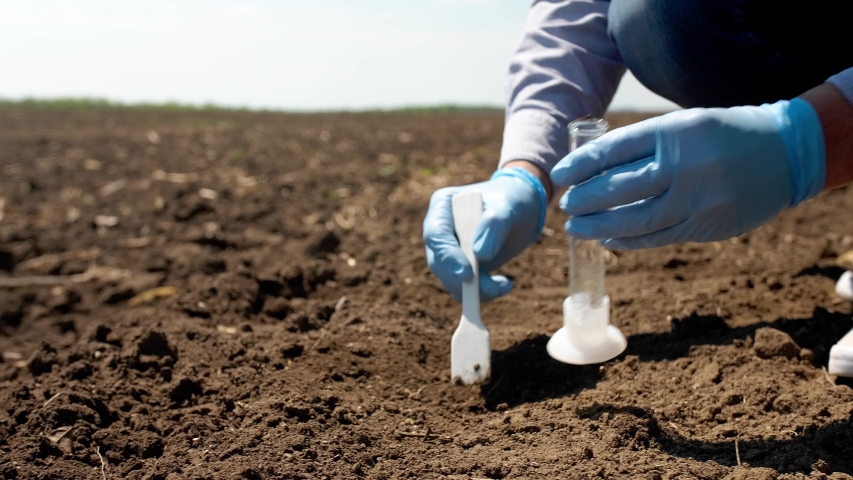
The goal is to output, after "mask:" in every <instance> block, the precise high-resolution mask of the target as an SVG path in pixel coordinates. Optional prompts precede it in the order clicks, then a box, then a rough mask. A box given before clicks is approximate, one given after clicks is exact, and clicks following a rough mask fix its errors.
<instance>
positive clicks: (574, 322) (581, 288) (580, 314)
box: [565, 118, 610, 346]
mask: <svg viewBox="0 0 853 480" xmlns="http://www.w3.org/2000/svg"><path fill="white" fill-rule="evenodd" d="M609 127H610V124H609V123H608V122H607V121H606V120H603V119H600V118H584V119H581V120H576V121H574V122H572V123H570V124H569V139H570V147H571V149H572V150H575V149H577V148H578V147H580V146H581V145H583V144H584V143H586V142H589V141H590V140H593V139H595V138H598V137H600V136H601V135H603V134H604V133H605V132H607V130H608V128H609ZM604 254H605V250H604V247H602V246H601V244H599V243H598V242H597V241H595V240H581V239H577V238H574V237H571V236H570V237H569V290H570V293H571V295H570V297H569V298H568V299H567V300H566V302H567V303H566V305H565V308H567V310H566V316H565V317H566V318H565V326H566V327H567V328H568V329H569V330H571V331H572V335H571V336H572V338H574V339H576V340H578V341H579V343H582V344H585V345H587V346H595V345H597V344H599V343H601V342H603V341H604V335H605V334H606V328H607V324H608V321H609V320H608V317H609V315H608V312H609V307H610V306H609V302H607V298H606V295H605V289H604V272H605V265H604Z"/></svg>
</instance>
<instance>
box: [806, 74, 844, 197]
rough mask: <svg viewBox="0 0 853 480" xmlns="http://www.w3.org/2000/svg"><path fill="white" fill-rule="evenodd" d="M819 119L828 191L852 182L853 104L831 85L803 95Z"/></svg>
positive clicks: (825, 85) (826, 84) (818, 87)
mask: <svg viewBox="0 0 853 480" xmlns="http://www.w3.org/2000/svg"><path fill="white" fill-rule="evenodd" d="M799 98H801V99H803V100H805V101H806V102H808V103H809V104H810V105H811V106H812V108H814V110H815V112H817V116H818V118H819V119H820V124H821V127H822V129H823V140H824V145H825V151H826V185H825V187H824V188H825V189H826V190H830V189H833V188H838V187H841V186H844V185H847V184H848V183H851V182H853V105H851V104H850V102H848V101H847V99H846V98H845V97H844V95H843V94H842V93H841V92H840V91H839V90H838V89H837V88H836V87H835V86H834V85H832V84H831V83H824V84H821V85H818V86H817V87H815V88H812V89H811V90H809V91H807V92H805V93H803V94H802V95H800V96H799Z"/></svg>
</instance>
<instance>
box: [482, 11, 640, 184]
mask: <svg viewBox="0 0 853 480" xmlns="http://www.w3.org/2000/svg"><path fill="white" fill-rule="evenodd" d="M609 6H610V2H608V1H601V0H534V2H533V4H532V5H531V7H530V11H529V14H528V18H527V22H526V24H525V27H524V32H523V35H522V39H521V43H520V45H519V46H518V48H517V50H516V51H515V53H514V55H513V57H512V60H511V63H510V72H509V78H508V81H507V86H506V93H507V99H506V104H507V108H506V123H505V126H504V138H503V147H502V150H501V159H500V165H499V166H503V165H504V164H505V163H506V162H509V161H512V160H527V161H530V162H532V163H534V164H536V165H538V166H540V167H541V168H542V169H544V170H545V171H546V172H550V171H551V168H552V167H553V166H554V165H555V164H556V163H557V162H558V161H560V160H561V159H562V158H563V157H565V156H566V155H567V154H568V150H569V140H568V131H567V127H568V123H569V122H571V121H572V120H574V119H576V118H579V117H582V116H584V115H588V114H590V115H594V116H599V117H600V116H602V115H604V111H605V110H606V109H607V107H608V105H609V104H610V102H611V100H612V99H613V95H614V94H615V93H616V88H617V87H618V86H619V81H620V80H621V79H622V75H624V73H625V66H624V65H623V63H622V59H621V57H620V55H619V50H618V49H617V47H616V44H615V43H614V42H613V41H612V40H611V39H610V36H609V35H608V33H607V9H608V7H609Z"/></svg>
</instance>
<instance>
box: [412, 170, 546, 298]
mask: <svg viewBox="0 0 853 480" xmlns="http://www.w3.org/2000/svg"><path fill="white" fill-rule="evenodd" d="M470 190H477V191H479V192H480V194H481V195H482V196H483V216H482V218H481V220H480V223H479V225H477V229H476V231H475V233H474V245H473V249H474V256H475V257H476V258H477V261H478V262H479V266H480V299H481V300H482V301H484V302H486V301H489V300H492V299H495V298H497V297H500V296H503V295H506V294H507V293H509V292H510V290H512V282H510V281H509V279H507V278H506V277H504V276H502V275H489V272H492V271H493V270H496V269H497V268H498V267H500V266H501V265H503V264H504V263H506V262H508V261H509V260H510V259H512V258H513V257H515V256H516V255H518V254H519V253H521V251H522V250H524V249H525V248H526V247H527V246H528V245H530V244H532V243H535V242H536V241H537V240H538V239H539V235H540V234H541V233H542V227H543V226H544V225H545V214H546V206H547V203H548V198H547V194H546V193H545V188H544V187H543V185H542V182H540V181H539V179H538V178H536V177H535V176H534V175H533V174H531V173H530V172H527V171H525V170H523V169H521V168H506V169H502V170H498V171H496V172H495V173H494V175H492V178H491V179H490V180H489V181H487V182H482V183H475V184H472V185H465V186H462V187H447V188H442V189H441V190H438V191H437V192H435V193H434V194H433V195H432V199H430V203H429V211H428V212H427V215H426V218H425V219H424V243H425V244H426V255H427V263H428V264H429V268H430V270H432V272H433V273H434V274H435V276H436V277H438V279H439V281H441V285H442V287H444V288H445V289H446V290H447V291H448V292H450V295H451V296H452V297H453V299H454V300H456V301H457V302H458V301H461V298H462V282H464V281H468V280H470V279H471V278H472V277H473V276H474V271H473V270H472V268H471V264H470V263H469V262H468V259H467V258H466V257H465V254H464V253H463V252H462V249H461V248H460V247H459V241H458V240H457V239H456V233H455V232H456V231H455V229H454V225H453V212H452V209H451V199H452V198H453V195H454V194H456V193H461V192H466V191H470Z"/></svg>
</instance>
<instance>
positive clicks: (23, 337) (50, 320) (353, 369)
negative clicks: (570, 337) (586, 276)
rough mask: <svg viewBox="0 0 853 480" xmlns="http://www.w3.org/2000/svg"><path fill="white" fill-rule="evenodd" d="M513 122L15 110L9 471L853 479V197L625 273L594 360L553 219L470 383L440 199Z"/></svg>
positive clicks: (3, 295) (8, 317)
mask: <svg viewBox="0 0 853 480" xmlns="http://www.w3.org/2000/svg"><path fill="white" fill-rule="evenodd" d="M611 120H613V122H614V123H616V124H624V123H626V122H628V121H631V120H632V118H631V117H629V116H621V117H613V118H611ZM502 123H503V119H502V117H501V116H500V115H494V114H470V115H463V114H455V115H432V116H428V115H401V114H400V115H398V114H385V115H370V114H362V115H348V114H343V115H283V114H243V113H156V112H131V111H127V112H122V111H105V112H96V111H93V112H15V111H10V112H4V113H2V114H0V198H2V200H0V202H2V203H3V204H4V206H3V207H2V210H0V211H2V212H3V213H2V220H0V285H3V286H2V287H0V352H3V356H2V360H1V361H0V406H2V408H0V475H2V476H3V478H17V479H37V478H39V479H48V478H49V479H72V478H73V479H103V478H108V479H119V478H127V479H160V480H164V479H169V480H173V479H183V478H187V479H220V478H228V479H231V478H236V479H248V480H255V479H278V478H282V479H284V478H287V479H290V478H294V479H295V478H304V479H313V478H317V479H323V478H326V479H348V478H371V479H382V478H388V479H391V478H418V479H420V478H426V479H433V478H448V479H450V478H452V479H465V478H492V479H497V478H592V477H601V478H645V479H675V478H682V479H687V478H701V479H723V478H728V479H747V478H749V479H774V478H776V479H793V478H827V477H828V478H833V479H840V478H851V477H850V476H849V474H853V425H851V415H853V390H851V388H849V386H847V385H845V384H842V383H843V382H841V381H839V382H838V383H839V385H833V384H832V382H831V380H832V379H830V378H829V377H828V375H826V374H825V372H824V371H823V370H822V367H824V366H825V365H826V361H827V356H828V349H829V347H830V346H831V345H832V344H833V343H834V342H835V341H837V340H838V339H839V338H840V337H841V336H842V335H843V334H844V333H846V332H847V331H848V330H849V329H850V328H851V327H853V320H851V306H850V305H849V304H847V303H844V302H842V301H840V300H838V299H836V298H835V295H834V293H833V284H834V280H835V279H836V278H837V277H838V276H839V275H840V273H841V271H840V269H838V268H837V267H835V263H834V261H835V257H836V256H837V255H839V254H840V253H842V252H844V251H846V250H850V249H853V246H851V244H853V237H851V235H853V216H851V215H850V212H851V211H853V189H846V190H840V191H836V192H833V193H830V194H826V195H823V196H821V197H820V198H818V199H817V200H815V201H811V202H808V203H807V204H806V205H803V206H802V207H801V208H798V209H796V210H794V211H790V212H787V213H785V214H784V215H783V216H782V217H781V218H779V219H778V220H776V221H774V222H772V223H771V224H770V225H768V226H766V227H764V228H762V229H760V230H758V231H756V232H753V233H750V234H748V235H746V236H744V237H742V238H738V239H735V240H732V241H727V242H721V243H716V244H705V245H695V244H691V245H683V246H678V247H672V248H664V249H658V250H651V251H642V252H631V253H617V255H615V256H614V257H613V259H612V262H611V264H610V266H609V272H608V274H609V276H608V291H609V292H610V295H611V297H612V301H613V311H612V318H613V322H614V323H615V324H617V325H618V326H619V327H621V328H622V329H623V331H624V332H625V334H626V335H628V337H629V347H628V351H627V352H626V353H625V354H624V355H622V356H621V357H619V358H618V359H616V360H614V361H611V362H608V363H607V364H605V365H603V366H593V367H573V366H568V365H564V364H560V363H557V362H555V361H553V360H551V359H550V358H549V357H548V356H547V354H546V352H545V344H546V341H547V339H548V336H549V335H550V334H551V333H553V332H554V331H555V330H556V329H557V328H558V327H559V326H560V322H561V303H562V300H563V298H564V297H565V296H566V294H567V285H566V283H567V280H566V277H567V275H566V252H565V244H566V238H565V235H564V234H563V233H562V230H561V225H562V223H563V216H562V215H561V214H560V212H559V211H558V210H557V208H556V206H553V207H552V212H551V213H552V215H551V217H550V219H549V221H548V227H549V229H548V230H546V234H545V235H544V236H543V238H542V241H541V242H540V244H538V245H536V246H534V247H533V248H531V249H529V250H528V251H527V252H525V253H524V254H523V255H522V256H521V257H520V258H518V259H517V260H516V261H514V262H513V263H512V264H510V265H509V266H507V267H506V268H505V273H506V274H508V275H509V276H511V277H512V278H514V280H515V284H516V290H515V291H514V293H513V294H511V295H510V296H509V297H507V298H504V299H501V300H498V301H495V302H492V303H490V304H488V305H485V306H484V309H483V314H484V318H485V319H486V321H487V323H488V325H489V327H490V329H491V332H492V338H493V347H494V352H493V380H492V383H490V384H488V385H484V386H477V387H455V386H452V385H451V383H450V379H449V378H448V376H449V352H448V349H449V343H450V336H451V334H452V331H453V328H454V327H455V324H456V321H457V320H458V317H459V315H460V307H459V305H458V304H455V303H454V302H453V301H452V300H451V299H450V297H449V296H448V295H447V294H445V293H444V292H443V291H442V290H441V289H440V287H439V285H438V282H437V281H436V279H435V278H434V277H433V276H432V275H431V274H430V272H429V269H428V268H427V265H426V261H425V259H424V251H423V242H422V239H421V234H422V232H421V222H422V220H423V216H424V213H425V210H426V206H427V203H428V199H429V196H430V194H431V193H432V192H433V191H434V190H435V189H437V188H439V187H441V186H444V185H448V184H462V183H468V182H472V181H476V180H481V179H485V178H487V177H488V175H489V173H490V172H491V170H492V169H493V168H494V165H495V163H496V159H497V156H498V152H499V149H500V142H501V130H502ZM35 281H41V282H44V281H55V282H60V281H61V283H57V284H53V285H33V283H34V282H35ZM10 283H20V284H28V285H27V286H17V287H12V286H10V285H9V284H10ZM163 287H166V288H163ZM169 287H171V288H169ZM152 289H157V290H152ZM152 291H153V292H154V293H153V294H152V293H151V292H152ZM145 292H148V293H147V294H146V295H143V296H142V297H139V296H138V295H139V294H143V293H145ZM155 294H159V296H157V295H155ZM146 297H147V298H146ZM101 457H102V458H103V462H102V460H101ZM739 463H740V464H742V465H741V466H738V465H739Z"/></svg>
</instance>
